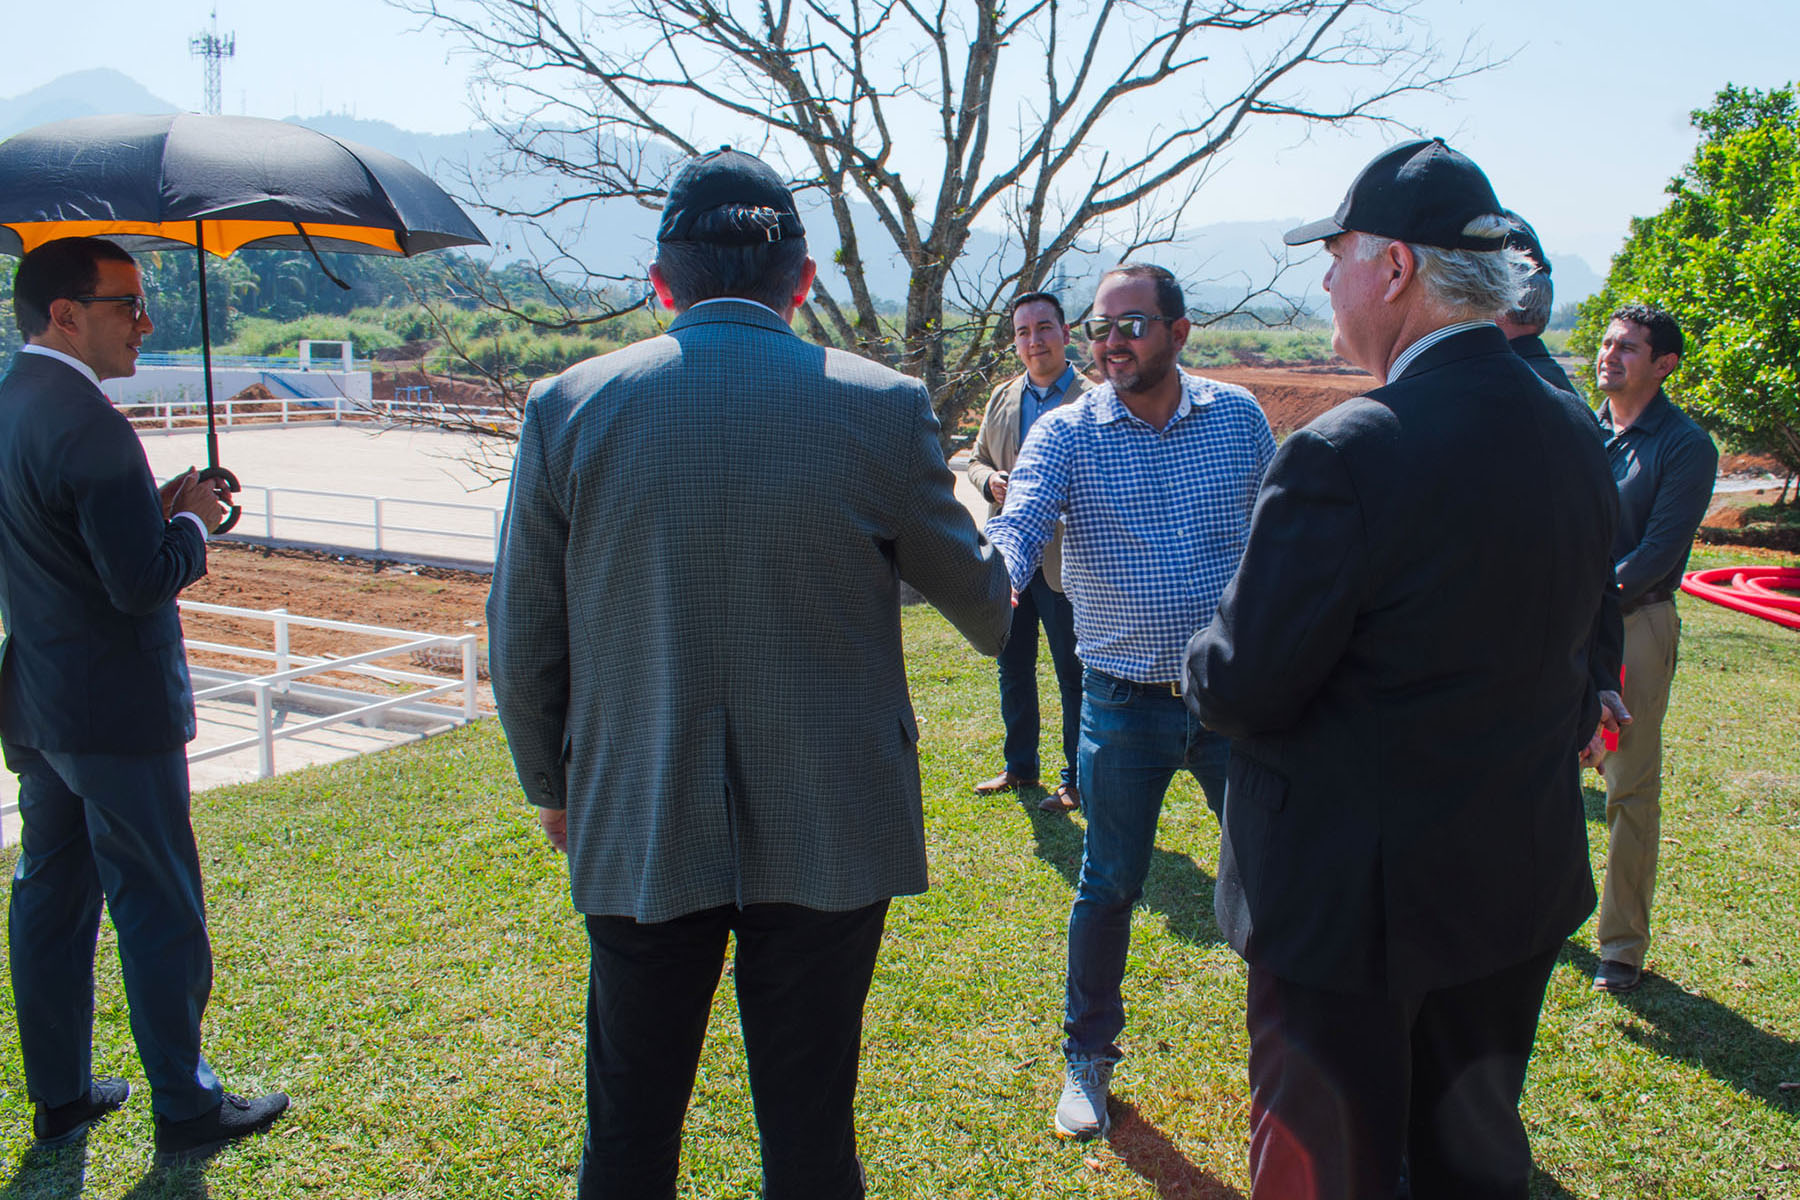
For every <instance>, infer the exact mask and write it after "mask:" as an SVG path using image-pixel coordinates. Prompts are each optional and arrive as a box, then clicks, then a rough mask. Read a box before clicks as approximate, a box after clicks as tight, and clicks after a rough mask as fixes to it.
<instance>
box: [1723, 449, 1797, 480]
mask: <svg viewBox="0 0 1800 1200" xmlns="http://www.w3.org/2000/svg"><path fill="white" fill-rule="evenodd" d="M1719 474H1721V475H1725V476H1732V475H1745V476H1756V475H1774V476H1777V477H1779V478H1785V477H1786V476H1787V469H1786V468H1785V467H1783V466H1782V465H1781V460H1780V459H1778V458H1776V457H1775V456H1774V455H1772V454H1721V455H1719Z"/></svg>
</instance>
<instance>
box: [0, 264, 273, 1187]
mask: <svg viewBox="0 0 1800 1200" xmlns="http://www.w3.org/2000/svg"><path fill="white" fill-rule="evenodd" d="M13 307H14V315H15V317H16V319H17V321H18V324H19V330H20V332H22V333H23V334H24V335H25V339H26V342H27V345H26V346H25V348H24V349H23V350H22V351H20V353H19V355H18V357H17V358H16V359H15V360H14V362H13V366H12V370H11V371H10V372H9V373H8V374H7V376H6V378H5V380H4V381H0V564H4V567H3V569H0V616H3V617H4V620H5V624H6V641H5V643H4V645H0V744H3V745H4V749H5V756H6V765H7V766H8V767H9V768H10V769H12V770H13V771H15V772H17V773H18V776H19V814H20V818H21V821H22V824H23V837H22V847H21V851H20V854H19V865H18V869H17V870H16V871H15V872H14V873H13V887H12V906H11V909H10V913H9V926H8V931H9V935H10V952H11V962H12V984H13V997H14V1000H15V1001H16V1003H17V1005H18V1016H19V1041H20V1043H21V1046H22V1049H23V1056H24V1060H25V1084H26V1090H27V1092H28V1093H29V1094H30V1096H31V1099H32V1100H33V1101H34V1102H35V1104H36V1112H35V1116H34V1118H33V1132H34V1133H35V1135H36V1137H37V1139H38V1141H39V1142H41V1143H46V1144H52V1145H54V1144H60V1143H63V1142H67V1141H71V1140H73V1139H75V1138H77V1137H79V1136H80V1135H81V1134H82V1133H83V1132H84V1131H85V1130H86V1129H87V1128H88V1127H89V1126H90V1125H92V1124H93V1123H94V1122H96V1121H98V1120H100V1119H101V1118H102V1117H104V1116H106V1114H107V1113H109V1112H112V1111H113V1110H114V1109H116V1108H118V1107H119V1106H120V1105H122V1104H123V1103H124V1102H125V1099H126V1097H127V1095H128V1093H129V1088H128V1086H127V1084H126V1082H125V1080H123V1079H118V1078H102V1079H95V1078H93V1074H92V1047H93V1025H94V943H95V937H96V936H97V934H98V931H99V923H100V907H101V902H102V900H104V901H105V904H106V907H107V908H108V910H109V911H110V912H111V914H112V920H113V925H114V927H115V928H116V929H117V930H118V934H119V958H120V963H121V967H122V971H123V974H124V978H125V994H126V998H127V1000H128V1001H129V1002H130V1005H131V1029H132V1035H133V1037H135V1038H136V1040H137V1046H138V1056H139V1057H140V1058H141V1059H142V1061H143V1064H144V1073H145V1075H146V1076H147V1077H148V1079H149V1081H150V1090H151V1108H152V1109H153V1110H154V1112H155V1114H156V1148H157V1155H158V1158H159V1160H161V1161H176V1160H181V1159H187V1158H194V1157H199V1156H203V1155H205V1154H209V1153H211V1152H212V1151H213V1150H216V1149H217V1148H219V1147H220V1146H223V1145H224V1144H225V1143H227V1142H229V1141H231V1140H232V1139H234V1138H239V1137H243V1136H245V1135H247V1134H250V1133H254V1132H256V1131H257V1130H259V1129H262V1128H265V1127H267V1126H268V1125H269V1123H270V1122H272V1121H274V1120H275V1118H276V1117H278V1116H280V1115H281V1113H282V1111H283V1110H284V1109H286V1107H287V1097H286V1096H284V1095H282V1094H281V1093H279V1092H276V1093H273V1094H271V1095H269V1096H264V1097H261V1098H260V1099H255V1100H246V1099H244V1098H242V1097H239V1096H234V1095H231V1094H230V1093H227V1092H225V1091H224V1090H223V1089H222V1088H221V1087H220V1086H219V1081H218V1079H217V1077H216V1076H215V1075H214V1074H213V1070H212V1068H211V1067H210V1066H208V1065H207V1062H206V1058H205V1056H204V1055H203V1054H202V1053H201V1050H200V1018H201V1014H202V1013H203V1012H204V1011H205V1009H206V1000H207V996H208V995H209V993H210V992H211V990H212V951H211V947H210V944H209V943H208V941H207V936H206V909H205V902H204V900H203V898H202V894H201V881H200V862H199V854H198V852H197V850H196V849H195V846H194V834H193V829H192V828H191V826H190V825H189V823H188V776H187V754H186V751H185V749H184V746H185V745H186V743H187V742H188V741H189V740H190V739H192V738H193V736H194V701H193V692H192V690H191V689H190V687H189V684H188V672H187V657H186V652H185V650H184V648H183V646H182V641H181V622H180V619H179V617H178V616H177V615H176V609H175V597H176V595H177V594H178V593H179V592H180V591H181V589H182V588H184V587H186V586H187V585H188V584H190V583H192V582H193V581H194V580H196V579H198V578H199V577H200V576H202V575H204V574H205V573H206V535H207V533H208V532H209V531H210V530H212V529H213V528H215V527H216V526H217V525H218V523H219V520H220V518H221V517H222V516H223V515H224V508H223V507H222V505H221V504H220V501H219V497H218V496H217V495H216V494H215V493H214V487H213V485H212V484H210V483H202V482H201V481H200V480H199V479H198V478H197V477H196V476H195V475H194V473H193V472H192V471H189V472H188V473H187V474H186V475H183V476H180V477H178V478H177V479H174V480H171V481H170V482H169V483H168V484H167V485H165V486H164V487H163V488H162V489H161V494H160V496H159V494H158V489H157V486H156V482H155V480H154V479H153V478H152V477H151V475H150V466H149V463H148V462H147V461H146V460H145V457H144V450H143V447H142V446H141V445H140V444H139V443H138V439H137V435H136V434H135V433H134V432H133V431H132V429H131V424H130V422H129V421H127V420H126V419H125V417H124V415H123V414H121V413H120V412H119V411H118V410H117V409H115V408H113V406H112V405H111V404H110V403H108V401H107V399H106V396H105V395H104V394H103V393H102V392H101V391H100V381H101V380H102V379H115V378H119V377H121V376H127V375H131V374H132V373H133V372H135V371H136V369H137V353H138V346H139V344H140V343H141V342H142V341H143V339H144V337H145V336H146V335H147V334H149V332H150V330H151V328H152V326H151V323H150V317H149V314H148V313H147V312H146V310H145V305H144V286H143V280H142V278H141V277H140V276H139V273H138V269H137V265H136V264H135V263H134V262H132V259H131V256H130V255H128V254H126V253H125V252H124V251H123V250H120V249H119V248H118V247H117V246H115V245H113V244H112V243H111V242H107V241H102V240H99V239H95V238H68V239H63V240H61V241H55V242H50V243H47V244H46V245H43V246H40V247H38V248H37V249H35V250H33V251H32V252H31V253H29V254H27V255H26V256H25V257H24V259H22V260H21V261H20V263H19V270H18V275H17V277H16V278H15V280H14V284H13Z"/></svg>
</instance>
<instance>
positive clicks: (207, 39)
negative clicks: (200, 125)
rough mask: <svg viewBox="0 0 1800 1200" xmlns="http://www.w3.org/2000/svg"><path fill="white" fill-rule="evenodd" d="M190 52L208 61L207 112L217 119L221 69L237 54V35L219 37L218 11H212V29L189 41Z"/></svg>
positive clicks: (196, 35) (197, 34)
mask: <svg viewBox="0 0 1800 1200" xmlns="http://www.w3.org/2000/svg"><path fill="white" fill-rule="evenodd" d="M188 52H189V53H190V54H192V55H194V56H195V57H196V58H201V59H204V60H206V112H207V115H208V116H214V117H216V116H218V115H219V109H220V103H219V68H220V66H221V65H222V64H223V63H224V61H225V60H226V59H228V58H232V57H234V56H235V55H236V54H237V34H236V33H228V34H225V35H224V36H223V37H221V36H220V35H219V10H218V9H216V8H215V9H213V11H212V28H211V29H209V30H205V31H203V32H200V33H196V34H195V35H194V36H193V37H191V38H189V39H188Z"/></svg>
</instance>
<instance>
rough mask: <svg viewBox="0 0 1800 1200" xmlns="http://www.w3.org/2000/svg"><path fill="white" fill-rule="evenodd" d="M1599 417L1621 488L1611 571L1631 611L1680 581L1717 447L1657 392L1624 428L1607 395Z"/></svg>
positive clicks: (1714, 466) (1707, 498) (1668, 591)
mask: <svg viewBox="0 0 1800 1200" xmlns="http://www.w3.org/2000/svg"><path fill="white" fill-rule="evenodd" d="M1598 415H1599V418H1600V431H1601V433H1603V434H1604V435H1605V436H1606V458H1607V462H1608V463H1609V464H1610V465H1611V467H1612V475H1613V481H1614V482H1615V483H1617V484H1618V486H1619V525H1618V530H1617V532H1616V533H1614V535H1613V551H1612V552H1613V570H1614V572H1615V574H1616V575H1617V577H1618V581H1619V600H1620V604H1621V606H1622V607H1623V608H1624V609H1625V610H1626V611H1630V610H1631V609H1632V608H1635V607H1637V606H1638V605H1639V604H1642V603H1645V602H1646V597H1647V596H1649V595H1654V594H1657V593H1661V594H1666V595H1672V594H1673V593H1674V591H1675V589H1676V588H1678V587H1680V586H1681V574H1682V572H1683V571H1685V570H1686V569H1687V561H1688V551H1689V550H1690V549H1691V548H1692V547H1693V544H1694V531H1695V530H1696V529H1699V528H1700V519H1701V518H1702V517H1704V516H1705V515H1706V506H1707V504H1708V503H1709V502H1710V501H1711V500H1712V490H1713V480H1714V479H1715V477H1716V476H1717V475H1718V473H1719V450H1718V447H1717V446H1714V445H1713V440H1712V438H1711V437H1709V436H1708V435H1707V432H1706V431H1705V430H1704V429H1702V428H1700V426H1698V425H1696V424H1695V423H1694V420H1693V418H1692V417H1689V416H1688V415H1687V414H1686V413H1684V412H1682V411H1681V410H1680V409H1679V408H1676V407H1675V406H1674V405H1673V404H1672V403H1670V402H1669V398H1668V396H1667V395H1665V394H1664V393H1663V392H1661V391H1658V392H1657V393H1656V399H1654V400H1652V401H1651V402H1650V407H1648V408H1646V409H1645V410H1644V411H1643V414H1642V415H1641V416H1639V417H1638V419H1637V420H1636V421H1634V422H1632V423H1631V425H1629V426H1628V427H1626V428H1625V429H1623V430H1621V429H1618V428H1617V427H1616V426H1614V425H1613V419H1612V401H1610V400H1608V401H1606V402H1605V403H1603V404H1601V406H1600V412H1599V414H1598Z"/></svg>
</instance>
